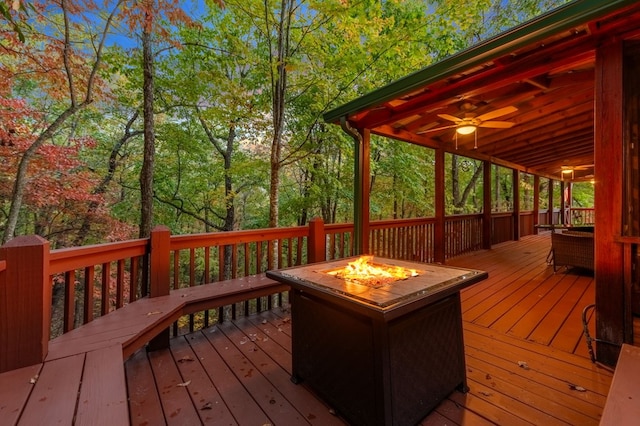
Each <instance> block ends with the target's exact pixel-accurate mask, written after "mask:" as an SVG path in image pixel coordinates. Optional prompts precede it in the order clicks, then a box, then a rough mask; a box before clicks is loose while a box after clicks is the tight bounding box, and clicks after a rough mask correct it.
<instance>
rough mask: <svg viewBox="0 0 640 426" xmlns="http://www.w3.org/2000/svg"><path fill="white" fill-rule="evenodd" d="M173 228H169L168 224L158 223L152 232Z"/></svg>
mask: <svg viewBox="0 0 640 426" xmlns="http://www.w3.org/2000/svg"><path fill="white" fill-rule="evenodd" d="M170 231H171V230H170V229H169V227H168V226H166V225H156V226H154V227H153V229H152V230H151V232H170Z"/></svg>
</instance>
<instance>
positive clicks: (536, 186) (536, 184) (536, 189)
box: [533, 175, 540, 235]
mask: <svg viewBox="0 0 640 426" xmlns="http://www.w3.org/2000/svg"><path fill="white" fill-rule="evenodd" d="M539 223H540V176H538V175H533V234H534V235H537V234H538V224H539Z"/></svg>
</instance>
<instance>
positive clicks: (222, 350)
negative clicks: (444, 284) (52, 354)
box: [126, 232, 612, 426]
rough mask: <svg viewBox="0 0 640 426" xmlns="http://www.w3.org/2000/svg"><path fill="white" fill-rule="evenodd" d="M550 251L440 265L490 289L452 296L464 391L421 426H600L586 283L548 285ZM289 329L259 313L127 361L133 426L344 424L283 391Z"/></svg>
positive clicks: (539, 242) (589, 280) (502, 249)
mask: <svg viewBox="0 0 640 426" xmlns="http://www.w3.org/2000/svg"><path fill="white" fill-rule="evenodd" d="M549 247H550V239H549V233H548V232H544V233H541V234H540V235H537V236H529V237H525V238H523V239H522V240H521V241H519V242H507V243H504V244H501V245H499V246H496V247H495V248H494V249H492V250H486V251H482V252H477V253H471V254H468V255H465V256H461V257H458V258H455V259H451V260H450V261H449V262H448V264H451V265H459V266H465V267H470V268H475V269H484V270H487V271H489V278H488V279H487V280H485V281H483V282H481V283H478V284H476V285H474V286H472V287H471V288H468V289H466V290H464V291H463V292H462V307H463V319H464V338H465V350H466V362H467V374H468V380H469V386H470V389H471V390H470V391H469V392H468V393H467V394H462V393H459V392H457V391H456V392H453V393H452V394H451V395H449V397H448V398H447V399H446V400H444V401H443V402H442V403H441V404H440V405H439V406H438V407H437V408H436V410H435V411H434V412H432V413H431V414H430V415H429V416H428V417H427V418H425V419H424V420H423V422H422V423H421V424H422V425H425V426H426V425H444V424H465V425H466V424H510V425H511V424H513V425H516V424H536V425H538V424H554V425H555V424H581V425H589V424H593V425H595V424H598V422H599V419H600V416H601V414H602V410H603V406H604V403H605V400H606V396H607V392H608V389H609V386H610V383H611V377H612V374H611V372H610V371H609V370H608V369H605V368H602V367H598V366H597V365H595V364H593V363H591V361H590V360H589V357H588V352H587V347H586V344H585V343H584V340H583V338H582V321H581V313H582V309H583V308H584V306H586V305H588V304H590V303H593V298H594V292H595V291H594V284H593V277H592V276H589V275H582V274H578V273H576V272H577V271H571V270H561V271H558V272H557V273H555V274H554V273H553V268H552V267H551V266H548V265H547V264H546V256H547V254H548V251H549ZM289 318H290V316H289V313H288V312H287V311H286V310H274V311H270V312H265V313H262V314H260V315H258V316H252V317H247V318H241V319H238V320H236V321H234V322H228V323H224V324H220V325H217V326H215V327H213V328H211V329H207V330H202V331H200V332H198V333H193V334H190V335H186V336H181V337H179V338H174V339H172V344H171V348H170V349H169V350H165V351H159V352H154V353H146V352H138V353H136V354H135V355H134V356H133V357H132V358H131V359H130V360H129V361H128V362H127V363H126V373H127V374H126V375H127V383H128V389H129V399H130V410H131V423H132V424H165V423H166V424H174V423H183V424H184V423H185V422H186V423H189V424H199V423H202V424H209V423H216V422H217V421H220V422H222V423H225V424H230V423H236V424H276V425H279V424H322V425H325V424H344V423H343V422H342V421H341V419H340V418H339V417H336V416H334V415H333V414H332V410H331V409H330V407H327V406H326V405H325V404H324V403H323V402H322V401H319V400H318V399H316V398H315V396H314V395H313V393H312V392H311V391H309V390H308V389H307V388H306V387H305V386H304V385H293V384H292V383H291V382H290V381H289V376H290V372H291V355H290V351H291V340H290V327H291V324H290V319H289ZM592 322H593V320H592ZM590 328H591V329H593V324H590ZM583 389H584V391H582V390H583Z"/></svg>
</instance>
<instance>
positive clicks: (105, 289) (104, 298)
mask: <svg viewBox="0 0 640 426" xmlns="http://www.w3.org/2000/svg"><path fill="white" fill-rule="evenodd" d="M110 280H111V263H110V262H107V263H103V264H102V282H101V291H102V294H101V302H100V313H101V314H102V315H107V314H108V313H109V311H110V309H109V284H110V283H109V281H110Z"/></svg>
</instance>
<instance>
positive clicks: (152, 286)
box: [149, 225, 171, 351]
mask: <svg viewBox="0 0 640 426" xmlns="http://www.w3.org/2000/svg"><path fill="white" fill-rule="evenodd" d="M149 244H150V255H149V257H150V268H149V297H158V296H166V295H168V294H169V291H170V259H171V231H170V230H169V228H167V227H166V226H162V225H159V226H156V227H155V228H153V229H152V230H151V237H150V238H149ZM169 337H170V336H169V329H166V330H165V331H163V332H162V333H160V334H158V335H157V336H156V337H155V338H154V339H153V340H151V342H149V350H152V351H154V350H158V349H164V348H168V347H169Z"/></svg>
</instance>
